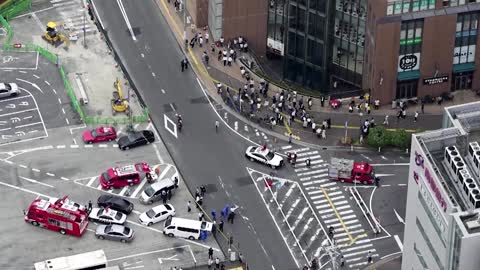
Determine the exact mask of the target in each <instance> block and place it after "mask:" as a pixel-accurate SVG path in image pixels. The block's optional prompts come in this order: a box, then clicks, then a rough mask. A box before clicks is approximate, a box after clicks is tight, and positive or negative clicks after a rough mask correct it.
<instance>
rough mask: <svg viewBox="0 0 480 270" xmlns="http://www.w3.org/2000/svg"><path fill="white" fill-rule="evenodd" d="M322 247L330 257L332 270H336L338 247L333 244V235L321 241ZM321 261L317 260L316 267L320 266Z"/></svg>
mask: <svg viewBox="0 0 480 270" xmlns="http://www.w3.org/2000/svg"><path fill="white" fill-rule="evenodd" d="M322 249H323V250H324V251H325V253H326V254H328V256H329V257H330V261H331V263H332V268H331V269H332V270H338V262H337V258H338V256H339V255H340V251H339V249H338V247H337V246H336V245H335V243H334V240H333V237H332V239H325V240H324V241H323V242H322ZM321 266H322V265H321V262H320V261H319V262H318V267H321Z"/></svg>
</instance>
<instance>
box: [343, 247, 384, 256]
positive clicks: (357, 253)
mask: <svg viewBox="0 0 480 270" xmlns="http://www.w3.org/2000/svg"><path fill="white" fill-rule="evenodd" d="M368 251H372V253H373V252H376V251H377V250H376V249H368V250H363V251H358V252H352V253H347V254H343V257H345V258H348V257H353V256H355V255H359V254H365V255H367V252H368ZM372 257H373V255H372Z"/></svg>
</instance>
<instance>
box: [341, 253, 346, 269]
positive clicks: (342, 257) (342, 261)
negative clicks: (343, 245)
mask: <svg viewBox="0 0 480 270" xmlns="http://www.w3.org/2000/svg"><path fill="white" fill-rule="evenodd" d="M344 266H345V257H344V256H343V254H342V255H340V267H344Z"/></svg>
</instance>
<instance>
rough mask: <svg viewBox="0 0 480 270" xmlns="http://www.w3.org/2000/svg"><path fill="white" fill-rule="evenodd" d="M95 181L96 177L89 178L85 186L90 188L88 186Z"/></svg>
mask: <svg viewBox="0 0 480 270" xmlns="http://www.w3.org/2000/svg"><path fill="white" fill-rule="evenodd" d="M95 180H97V177H96V176H94V177H92V178H90V180H89V181H88V183H87V186H89V187H90V186H91V185H92V184H93V182H94V181H95Z"/></svg>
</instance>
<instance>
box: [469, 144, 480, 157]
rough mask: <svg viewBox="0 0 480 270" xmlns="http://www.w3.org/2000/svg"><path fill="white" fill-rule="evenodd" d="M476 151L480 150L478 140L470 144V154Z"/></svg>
mask: <svg viewBox="0 0 480 270" xmlns="http://www.w3.org/2000/svg"><path fill="white" fill-rule="evenodd" d="M476 151H480V145H479V144H478V142H471V143H469V144H468V154H469V155H471V156H473V154H474V153H475V152H476Z"/></svg>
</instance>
